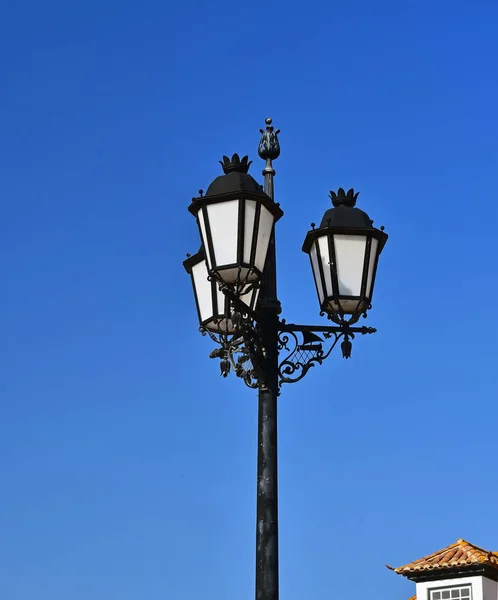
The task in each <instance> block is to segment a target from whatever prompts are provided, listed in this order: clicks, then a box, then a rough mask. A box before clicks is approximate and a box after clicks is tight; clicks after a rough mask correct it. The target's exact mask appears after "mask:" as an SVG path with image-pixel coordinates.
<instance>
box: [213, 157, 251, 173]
mask: <svg viewBox="0 0 498 600" xmlns="http://www.w3.org/2000/svg"><path fill="white" fill-rule="evenodd" d="M251 163H252V160H249V157H248V156H243V157H242V158H240V157H239V155H238V154H237V153H235V154H233V155H232V158H228V156H224V157H223V161H221V160H220V165H221V166H222V168H223V172H224V173H225V175H228V173H247V172H248V171H249V167H250V165H251Z"/></svg>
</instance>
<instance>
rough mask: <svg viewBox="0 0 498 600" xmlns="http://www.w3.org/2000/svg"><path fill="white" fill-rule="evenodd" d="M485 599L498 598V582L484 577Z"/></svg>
mask: <svg viewBox="0 0 498 600" xmlns="http://www.w3.org/2000/svg"><path fill="white" fill-rule="evenodd" d="M482 586H483V600H498V582H496V581H493V580H492V579H488V578H487V577H483V578H482Z"/></svg>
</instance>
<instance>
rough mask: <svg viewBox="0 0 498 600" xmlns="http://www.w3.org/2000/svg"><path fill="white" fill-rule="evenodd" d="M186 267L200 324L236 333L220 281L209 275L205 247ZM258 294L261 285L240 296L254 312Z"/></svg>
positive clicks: (186, 262) (213, 329)
mask: <svg viewBox="0 0 498 600" xmlns="http://www.w3.org/2000/svg"><path fill="white" fill-rule="evenodd" d="M183 266H184V267H185V270H186V271H187V273H188V274H189V275H190V277H191V279H192V287H193V290H194V297H195V303H196V306H197V314H198V316H199V324H200V326H201V327H202V328H204V329H207V330H208V331H211V332H213V333H222V334H226V335H232V334H234V333H236V332H237V326H236V324H234V323H233V322H232V319H231V315H232V309H231V306H230V300H229V299H228V298H227V297H226V296H225V294H224V293H223V292H222V291H221V290H220V289H219V283H218V282H217V281H215V280H214V279H212V278H211V277H209V274H208V269H207V264H206V260H205V254H204V250H203V249H202V248H201V249H200V250H199V252H198V253H197V254H195V255H194V256H191V257H189V258H187V260H186V261H184V263H183ZM258 295H259V288H254V287H252V289H251V290H250V291H248V292H246V293H244V291H243V292H242V294H241V295H240V296H239V299H240V300H241V301H242V302H244V304H246V305H247V306H248V307H249V308H250V309H252V310H253V311H254V309H255V308H256V302H257V300H258Z"/></svg>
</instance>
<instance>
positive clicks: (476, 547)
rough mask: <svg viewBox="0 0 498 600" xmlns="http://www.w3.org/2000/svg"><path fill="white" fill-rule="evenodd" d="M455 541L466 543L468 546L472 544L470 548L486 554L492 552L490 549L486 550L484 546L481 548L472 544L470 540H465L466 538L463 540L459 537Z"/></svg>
mask: <svg viewBox="0 0 498 600" xmlns="http://www.w3.org/2000/svg"><path fill="white" fill-rule="evenodd" d="M457 541H458V542H460V543H464V544H468V545H469V546H472V548H475V549H476V550H480V551H481V552H485V553H486V554H494V552H493V551H492V550H486V549H485V548H481V546H476V544H473V543H472V542H467V540H464V539H462V538H459V539H458V540H457Z"/></svg>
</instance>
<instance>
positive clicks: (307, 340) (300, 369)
mask: <svg viewBox="0 0 498 600" xmlns="http://www.w3.org/2000/svg"><path fill="white" fill-rule="evenodd" d="M375 332H376V329H374V328H373V327H348V326H343V327H327V326H323V327H321V326H316V325H294V324H287V323H286V322H285V321H282V323H281V327H280V329H279V334H278V348H279V352H280V353H283V352H284V351H285V352H286V355H285V357H284V358H283V359H282V360H280V362H279V365H278V376H279V382H280V385H282V384H283V383H295V382H296V381H299V380H300V379H302V378H303V377H304V376H305V375H306V373H307V372H308V371H309V370H310V369H311V367H314V366H315V365H321V364H322V363H323V361H324V360H325V359H326V358H328V357H329V356H330V354H331V352H332V350H333V349H334V348H335V347H336V346H337V344H338V343H339V341H340V340H341V339H342V342H341V351H342V356H343V358H351V351H352V343H351V340H352V339H354V337H355V335H356V334H361V335H366V334H369V333H375ZM319 333H321V334H322V337H320V336H319V335H318V334H319Z"/></svg>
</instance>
